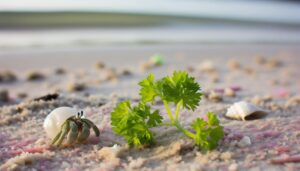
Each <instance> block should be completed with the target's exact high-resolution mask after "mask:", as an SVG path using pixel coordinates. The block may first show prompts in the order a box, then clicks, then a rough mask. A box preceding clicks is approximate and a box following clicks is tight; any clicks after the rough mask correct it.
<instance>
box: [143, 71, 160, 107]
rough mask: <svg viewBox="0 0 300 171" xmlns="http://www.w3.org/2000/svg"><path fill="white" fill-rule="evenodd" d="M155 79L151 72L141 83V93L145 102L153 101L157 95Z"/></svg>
mask: <svg viewBox="0 0 300 171" xmlns="http://www.w3.org/2000/svg"><path fill="white" fill-rule="evenodd" d="M154 79H155V77H154V75H153V74H150V75H149V76H148V77H147V78H145V79H144V80H142V81H141V82H140V83H139V85H140V86H141V89H140V93H139V94H140V96H141V97H142V101H143V102H153V101H154V99H155V97H156V96H157V90H156V89H157V88H156V83H155V80H154Z"/></svg>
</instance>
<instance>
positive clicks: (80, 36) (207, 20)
mask: <svg viewBox="0 0 300 171" xmlns="http://www.w3.org/2000/svg"><path fill="white" fill-rule="evenodd" d="M20 11H21V12H25V13H26V12H50V13H55V12H56V11H60V12H61V11H63V12H71V11H76V13H77V14H80V13H81V12H100V13H110V14H114V13H115V14H119V15H122V13H124V14H130V15H132V16H133V17H135V16H136V17H137V18H139V17H140V16H141V15H144V16H145V15H146V16H147V15H148V16H156V19H155V24H153V23H151V22H153V21H152V20H151V19H150V20H149V21H148V20H147V18H146V19H145V20H144V21H142V22H141V21H139V22H140V23H138V24H136V23H134V24H133V25H130V26H128V25H127V24H126V22H128V23H130V22H132V20H133V21H134V19H132V20H130V21H122V23H120V21H119V20H116V21H114V22H115V23H113V24H112V25H105V24H106V23H107V22H105V23H102V24H101V23H100V24H99V23H98V25H95V26H94V25H93V26H90V25H85V24H86V23H85V21H81V22H82V23H83V24H82V25H81V24H80V23H79V25H80V27H78V25H77V26H69V25H66V26H64V27H60V26H57V27H56V26H55V24H52V25H51V27H49V28H48V27H47V26H46V27H45V26H44V27H42V28H40V27H35V25H34V24H32V26H31V25H30V23H34V22H32V21H30V19H29V20H28V23H29V24H28V23H26V21H27V20H25V19H23V18H21V17H20V18H16V17H15V20H10V18H5V16H4V14H3V12H8V13H15V12H20ZM1 12H2V13H1ZM1 15H2V21H0V48H1V49H4V50H10V49H15V48H26V47H37V48H39V47H48V46H51V47H52V46H54V47H55V46H62V47H64V46H66V47H69V46H93V45H102V44H103V45H106V44H122V45H126V44H140V45H142V44H159V43H293V44H295V43H296V44H298V43H300V3H296V2H290V1H246V0H231V1H228V0H218V1H217V0H209V1H205V0H204V1H200V0H178V1H175V0H163V1H161V0H109V1H108V0H99V1H83V0H73V1H70V0H60V1H58V0H53V1H49V0H44V1H37V0H28V1H21V0H2V1H0V17H1ZM13 15H14V14H13ZM34 15H35V16H38V15H39V13H35V14H34ZM34 15H33V16H34ZM159 16H169V17H170V16H172V19H168V18H167V19H161V21H159V19H160V18H159ZM105 17H107V15H103V16H101V15H100V16H98V18H102V19H103V18H104V19H105ZM176 17H178V18H179V19H178V20H177V19H176ZM183 17H184V19H182V18H183ZM27 19H28V18H27ZM33 19H34V20H35V18H34V17H33ZM47 19H48V18H46V17H45V18H43V17H41V18H40V20H41V21H42V22H45V21H46V22H47ZM57 20H59V17H58V19H57ZM71 20H72V19H71ZM74 20H75V18H74ZM83 20H84V19H83ZM86 20H87V21H88V20H90V18H89V17H86ZM139 20H143V18H142V19H141V18H140V19H139ZM38 22H40V21H38ZM60 22H61V21H60ZM63 22H64V21H62V23H63ZM101 22H102V21H101ZM134 22H135V21H134ZM1 23H2V25H1ZM3 23H4V24H3ZM24 23H25V24H27V25H26V28H25V27H23V25H22V24H24ZM54 23H55V21H54ZM66 23H72V21H69V19H68V21H66ZM5 24H7V25H5ZM89 24H90V23H89ZM110 24H111V23H110ZM10 25H13V26H14V27H10ZM53 25H54V26H53Z"/></svg>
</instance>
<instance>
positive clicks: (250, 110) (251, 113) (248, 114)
mask: <svg viewBox="0 0 300 171" xmlns="http://www.w3.org/2000/svg"><path fill="white" fill-rule="evenodd" d="M267 114H268V111H266V110H265V109H263V108H261V107H259V106H256V105H254V104H251V103H248V102H245V101H240V102H236V103H234V104H233V105H232V106H230V107H229V108H228V109H227V113H226V115H225V116H226V117H228V118H232V119H238V120H243V121H244V120H252V119H258V118H261V117H264V116H265V115H267Z"/></svg>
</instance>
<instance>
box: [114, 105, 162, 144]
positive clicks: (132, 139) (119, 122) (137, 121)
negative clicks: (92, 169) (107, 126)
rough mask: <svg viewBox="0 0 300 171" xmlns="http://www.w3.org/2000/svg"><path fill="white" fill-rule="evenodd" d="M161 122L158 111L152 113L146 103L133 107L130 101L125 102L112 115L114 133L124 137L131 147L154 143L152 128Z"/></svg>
mask: <svg viewBox="0 0 300 171" xmlns="http://www.w3.org/2000/svg"><path fill="white" fill-rule="evenodd" d="M161 121H162V117H161V116H160V115H159V113H158V111H157V110H156V111H154V112H151V110H150V107H149V106H147V105H145V104H144V103H139V104H138V105H137V106H135V107H131V104H130V102H129V101H124V102H121V103H119V104H117V106H116V107H115V109H114V111H113V112H112V113H111V125H112V129H113V131H114V132H115V133H116V134H119V135H121V136H123V137H124V138H125V139H126V140H127V143H128V144H129V145H133V146H137V147H142V146H144V145H151V144H153V143H154V138H153V137H154V133H153V132H152V131H151V130H150V128H152V127H154V126H157V125H158V124H160V123H161Z"/></svg>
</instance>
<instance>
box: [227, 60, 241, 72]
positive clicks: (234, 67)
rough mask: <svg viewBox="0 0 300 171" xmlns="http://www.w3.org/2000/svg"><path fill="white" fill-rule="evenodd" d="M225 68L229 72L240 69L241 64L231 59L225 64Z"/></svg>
mask: <svg viewBox="0 0 300 171" xmlns="http://www.w3.org/2000/svg"><path fill="white" fill-rule="evenodd" d="M227 67H228V68H229V69H230V70H238V69H240V68H241V64H240V63H239V62H238V61H237V60H235V59H231V60H229V61H228V62H227Z"/></svg>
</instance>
